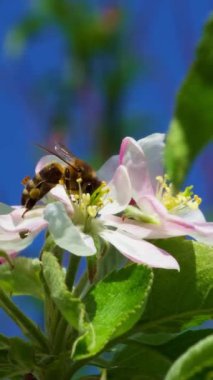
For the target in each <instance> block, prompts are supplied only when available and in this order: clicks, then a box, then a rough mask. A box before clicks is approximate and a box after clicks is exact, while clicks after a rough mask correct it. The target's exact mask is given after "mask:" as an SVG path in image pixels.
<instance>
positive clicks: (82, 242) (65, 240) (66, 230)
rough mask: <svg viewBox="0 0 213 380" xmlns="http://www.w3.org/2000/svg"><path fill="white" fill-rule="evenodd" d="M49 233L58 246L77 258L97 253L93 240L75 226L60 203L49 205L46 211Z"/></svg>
mask: <svg viewBox="0 0 213 380" xmlns="http://www.w3.org/2000/svg"><path fill="white" fill-rule="evenodd" d="M44 217H45V219H46V220H47V221H48V224H49V231H50V233H51V235H52V237H53V239H54V241H55V242H56V244H57V245H58V246H59V247H61V248H63V249H65V250H66V251H69V252H71V253H73V254H75V255H77V256H91V255H94V254H95V253H96V248H95V245H94V241H93V239H92V238H91V237H90V236H89V235H86V234H84V233H82V232H80V231H79V229H78V228H77V227H76V226H74V224H73V223H72V221H71V219H70V218H69V217H68V215H67V212H66V210H65V207H64V205H63V204H62V203H60V202H55V203H51V204H49V205H48V206H47V207H46V208H45V211H44Z"/></svg>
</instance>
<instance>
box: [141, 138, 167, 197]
mask: <svg viewBox="0 0 213 380" xmlns="http://www.w3.org/2000/svg"><path fill="white" fill-rule="evenodd" d="M164 140H165V134H164V133H153V134H151V135H149V136H147V137H145V138H143V139H140V140H138V141H137V143H138V145H139V146H140V147H141V149H142V150H143V152H144V154H145V157H146V162H147V167H148V171H149V173H150V177H151V181H152V186H153V189H154V190H156V185H157V181H156V177H157V176H162V175H163V166H164V162H163V161H164V148H165V142H164Z"/></svg>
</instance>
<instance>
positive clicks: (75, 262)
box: [65, 255, 81, 290]
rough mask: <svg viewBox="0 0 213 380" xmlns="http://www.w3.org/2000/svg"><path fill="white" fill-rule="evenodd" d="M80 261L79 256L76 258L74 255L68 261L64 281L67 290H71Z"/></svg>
mask: <svg viewBox="0 0 213 380" xmlns="http://www.w3.org/2000/svg"><path fill="white" fill-rule="evenodd" d="M80 260H81V257H79V256H76V255H71V256H70V261H69V265H68V268H67V273H66V280H65V282H66V285H67V287H68V289H69V290H72V287H73V285H74V282H75V277H76V274H77V271H78V266H79V263H80Z"/></svg>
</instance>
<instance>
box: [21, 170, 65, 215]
mask: <svg viewBox="0 0 213 380" xmlns="http://www.w3.org/2000/svg"><path fill="white" fill-rule="evenodd" d="M63 171H64V168H63V166H61V165H58V164H56V163H53V164H50V165H47V166H45V167H44V168H43V169H42V170H41V171H40V172H39V173H37V174H36V175H35V177H34V178H33V179H29V181H28V182H27V184H26V187H25V189H24V190H23V192H22V198H21V204H22V205H23V206H25V207H26V208H27V209H28V210H31V208H32V207H33V206H34V205H35V204H36V202H37V201H39V200H40V199H41V198H43V196H44V195H46V194H47V193H48V192H49V191H50V190H51V189H52V188H53V187H54V186H55V185H57V184H58V183H59V181H60V179H61V178H62V177H63Z"/></svg>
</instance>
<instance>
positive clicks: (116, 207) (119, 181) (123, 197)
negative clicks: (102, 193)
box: [100, 165, 132, 215]
mask: <svg viewBox="0 0 213 380" xmlns="http://www.w3.org/2000/svg"><path fill="white" fill-rule="evenodd" d="M107 187H109V189H110V191H109V193H108V194H107V196H106V199H105V201H106V205H105V206H104V207H103V208H102V209H101V211H100V214H101V215H104V214H117V213H118V212H121V211H123V210H124V209H125V208H126V207H127V205H128V204H129V202H130V200H131V194H132V190H131V183H130V180H129V176H128V172H127V169H126V168H125V167H124V166H123V165H120V166H119V167H118V168H117V170H116V172H115V174H114V176H113V178H112V180H111V181H110V182H109V183H108V184H107ZM107 200H109V201H107Z"/></svg>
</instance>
